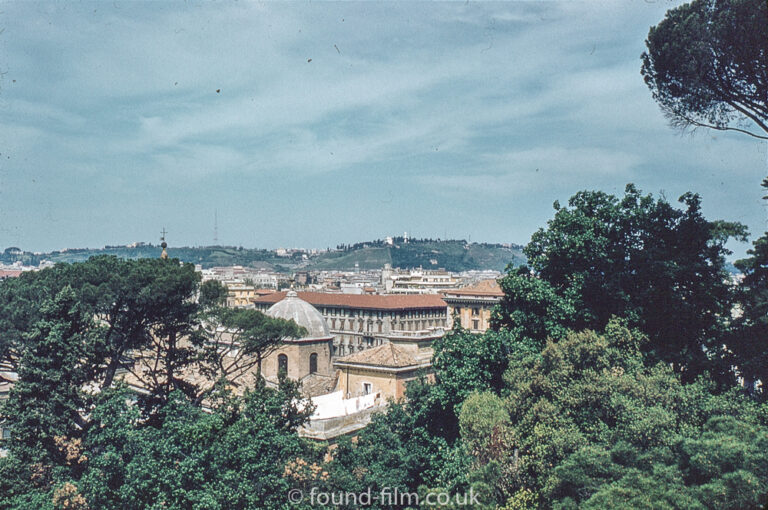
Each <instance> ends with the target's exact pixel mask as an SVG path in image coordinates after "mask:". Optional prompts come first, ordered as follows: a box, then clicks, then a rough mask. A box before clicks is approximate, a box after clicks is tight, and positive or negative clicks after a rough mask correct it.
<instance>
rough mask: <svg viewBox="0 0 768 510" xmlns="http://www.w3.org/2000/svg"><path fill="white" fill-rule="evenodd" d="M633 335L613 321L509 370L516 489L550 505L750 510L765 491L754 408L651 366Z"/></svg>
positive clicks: (761, 434)
mask: <svg viewBox="0 0 768 510" xmlns="http://www.w3.org/2000/svg"><path fill="white" fill-rule="evenodd" d="M632 336H633V335H632V333H631V332H630V331H629V330H627V329H626V328H625V327H623V326H621V325H620V324H618V323H611V325H610V327H609V328H608V329H607V331H606V333H605V334H603V335H597V334H595V333H593V332H583V333H573V334H570V335H569V336H568V337H567V338H565V339H563V340H561V341H560V342H559V343H549V344H548V345H547V346H546V348H545V349H544V350H543V351H542V355H541V358H540V359H535V358H527V359H522V360H520V361H519V362H518V363H513V364H511V365H510V368H509V370H508V371H507V374H506V375H505V379H506V381H507V383H508V385H509V394H508V397H507V398H506V406H507V409H508V411H509V414H510V417H511V428H512V431H513V433H514V437H515V438H516V446H517V447H518V448H519V477H520V478H519V480H520V484H521V488H522V489H527V490H529V491H531V492H532V493H537V494H539V495H540V497H541V501H542V502H543V503H545V504H546V505H547V506H551V507H553V508H576V507H577V506H580V505H583V506H584V507H585V508H606V507H633V508H634V507H640V508H697V507H701V508H721V507H723V506H722V505H726V506H725V507H730V508H757V506H758V504H759V502H760V501H761V500H760V498H761V497H762V496H763V495H765V494H766V492H767V491H768V478H767V477H766V476H765V473H764V470H765V469H766V468H765V466H768V449H766V448H765V446H764V444H765V441H766V440H768V428H767V427H766V423H765V421H764V419H763V418H762V415H761V412H760V408H759V407H758V406H757V405H756V404H754V403H753V402H752V401H750V400H747V399H746V398H745V397H744V396H743V395H740V394H739V393H738V392H735V391H734V392H731V393H729V394H727V395H720V396H717V395H713V394H712V393H711V387H710V386H708V385H707V383H706V382H704V381H698V382H693V383H690V384H687V385H684V384H682V383H681V381H680V379H679V377H678V376H677V375H676V374H675V373H674V372H673V371H672V370H671V369H670V368H669V367H668V366H667V365H664V364H659V365H657V366H650V367H648V366H646V365H645V364H644V363H643V360H642V355H641V353H640V351H639V344H642V341H639V342H638V341H634V340H633V339H632ZM633 344H634V345H635V346H636V347H635V348H632V347H631V346H632V345H633ZM737 424H742V425H741V426H737Z"/></svg>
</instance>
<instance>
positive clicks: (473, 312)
mask: <svg viewBox="0 0 768 510" xmlns="http://www.w3.org/2000/svg"><path fill="white" fill-rule="evenodd" d="M472 315H480V309H479V308H473V309H472Z"/></svg>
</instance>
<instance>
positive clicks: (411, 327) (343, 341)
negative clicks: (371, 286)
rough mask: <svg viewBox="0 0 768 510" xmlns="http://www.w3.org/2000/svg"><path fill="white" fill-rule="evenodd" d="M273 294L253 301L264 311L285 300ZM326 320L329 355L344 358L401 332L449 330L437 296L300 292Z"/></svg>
mask: <svg viewBox="0 0 768 510" xmlns="http://www.w3.org/2000/svg"><path fill="white" fill-rule="evenodd" d="M285 294H286V293H284V292H275V293H272V294H269V295H266V296H261V297H258V298H255V299H253V300H252V302H253V304H254V306H255V307H256V309H257V310H261V311H267V310H268V309H269V307H271V306H272V305H273V304H274V303H277V302H278V301H280V300H282V299H283V298H284V297H285ZM298 297H299V298H301V299H303V300H304V301H306V302H308V303H310V304H311V305H313V306H314V307H315V308H316V309H317V310H318V311H319V312H320V314H321V315H322V317H323V318H324V319H325V322H326V324H327V326H328V329H329V331H330V333H331V335H333V337H334V342H333V348H332V356H347V355H350V354H353V353H355V352H360V351H363V350H365V349H370V348H373V347H376V346H379V345H382V344H384V343H387V342H389V340H390V337H392V336H397V335H399V334H402V333H403V332H411V333H416V332H428V331H436V330H443V329H445V328H447V327H448V317H449V316H448V308H447V305H446V303H445V301H443V299H442V298H441V297H440V296H437V295H434V294H423V295H365V294H364V295H356V294H331V293H323V292H299V293H298Z"/></svg>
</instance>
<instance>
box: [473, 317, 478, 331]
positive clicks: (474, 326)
mask: <svg viewBox="0 0 768 510" xmlns="http://www.w3.org/2000/svg"><path fill="white" fill-rule="evenodd" d="M472 329H480V321H479V320H477V319H473V320H472Z"/></svg>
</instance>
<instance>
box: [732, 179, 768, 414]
mask: <svg viewBox="0 0 768 510" xmlns="http://www.w3.org/2000/svg"><path fill="white" fill-rule="evenodd" d="M762 185H763V188H765V189H766V191H768V178H766V179H764V180H763V184H762ZM763 198H764V199H768V196H766V197H763ZM747 255H749V256H748V257H747V258H744V259H742V260H737V261H736V262H735V264H734V265H735V266H736V268H738V269H739V271H741V273H742V275H743V278H742V280H741V281H740V283H739V286H738V290H737V299H736V301H737V304H738V307H737V310H738V312H737V313H736V314H735V315H736V317H735V318H734V320H733V322H732V323H731V325H730V335H729V338H728V344H729V347H730V348H731V351H732V353H733V364H734V365H736V366H737V367H738V371H739V375H741V376H742V377H743V378H744V382H745V386H746V387H747V388H748V389H749V390H750V391H751V392H753V394H755V395H756V396H758V397H759V398H760V399H762V400H766V399H768V387H767V386H766V385H768V344H767V343H766V342H768V232H766V233H764V234H763V235H762V236H761V237H760V238H758V239H756V240H755V241H754V243H752V248H751V249H750V250H748V251H747ZM758 381H760V382H762V384H761V385H758Z"/></svg>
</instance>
